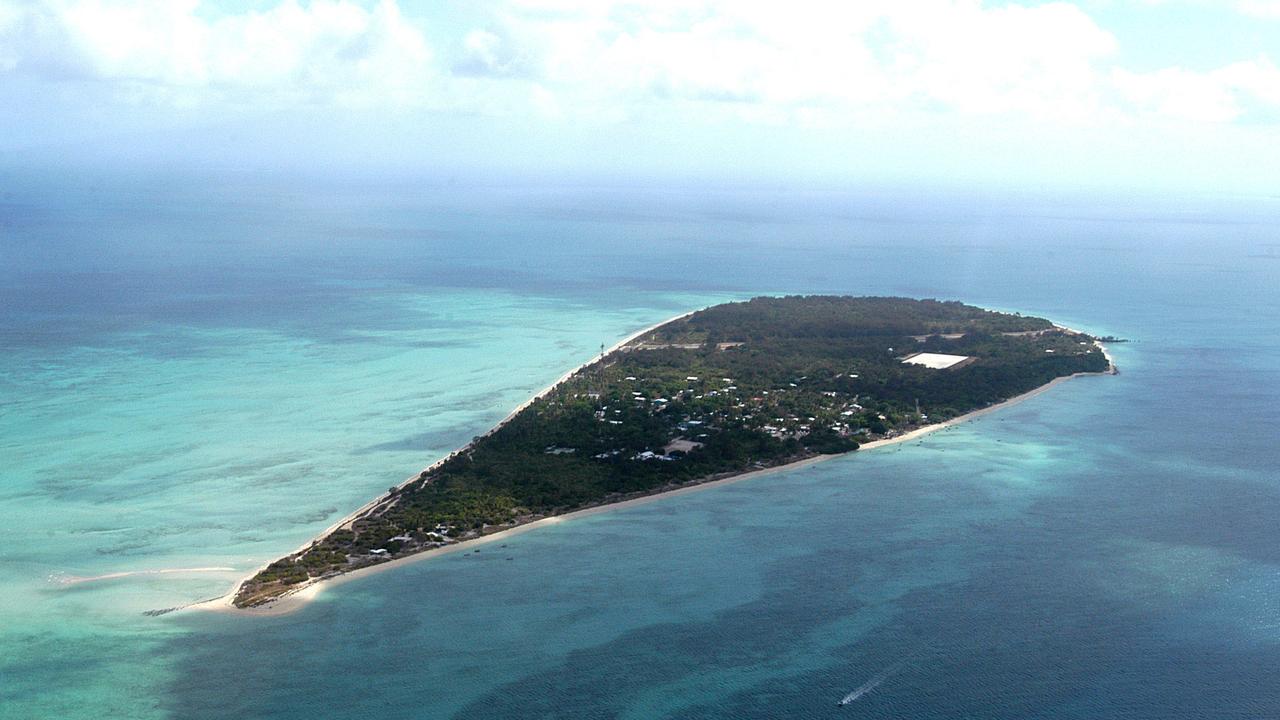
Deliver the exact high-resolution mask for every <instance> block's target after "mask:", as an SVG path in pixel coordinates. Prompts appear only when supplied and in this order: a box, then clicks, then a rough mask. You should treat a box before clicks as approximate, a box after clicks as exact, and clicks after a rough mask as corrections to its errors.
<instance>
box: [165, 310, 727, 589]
mask: <svg viewBox="0 0 1280 720" xmlns="http://www.w3.org/2000/svg"><path fill="white" fill-rule="evenodd" d="M705 309H706V308H699V309H695V310H689V311H687V312H683V313H680V314H679V315H675V316H672V317H669V318H667V319H666V320H662V321H661V322H657V323H654V324H652V325H649V326H648V327H645V328H642V329H640V330H637V331H635V332H633V333H631V334H630V335H627V336H626V337H624V338H622V339H621V340H619V341H618V342H616V343H614V344H613V345H611V346H610V347H608V348H606V349H605V350H604V351H603V352H601V353H600V354H599V355H593V356H592V357H591V359H590V360H587V361H585V362H583V363H582V364H580V365H578V366H576V367H574V368H573V369H571V370H569V371H568V372H566V373H564V374H563V375H561V376H560V377H558V378H556V379H555V380H554V381H553V382H552V383H551V384H550V385H547V386H546V387H544V388H542V389H541V390H539V391H537V392H536V393H534V394H533V395H531V396H530V397H529V399H527V400H525V401H524V402H522V403H520V404H519V405H517V406H516V407H515V409H513V410H512V411H511V412H509V413H507V414H506V415H505V416H503V418H502V419H501V420H499V421H498V422H497V423H496V424H495V425H494V426H493V427H491V428H489V429H488V430H486V431H485V432H483V433H481V434H480V435H477V436H476V437H475V438H473V439H471V440H469V441H468V442H467V443H466V444H465V445H463V446H462V447H460V448H458V449H456V450H453V451H452V452H449V453H448V454H446V455H445V456H444V457H442V458H440V459H438V460H436V461H435V462H433V463H431V464H430V465H428V466H426V467H425V468H423V469H422V470H421V471H419V472H418V473H416V474H413V475H410V476H409V477H408V478H405V479H404V480H402V481H400V482H399V483H397V484H396V485H395V488H396V489H400V488H402V487H404V486H405V485H408V484H409V483H411V482H413V481H415V480H417V479H418V478H419V477H421V476H422V474H423V473H428V472H431V471H432V470H434V469H435V468H436V467H437V466H439V465H440V464H442V463H444V462H445V461H446V460H448V459H449V458H451V457H453V456H454V455H457V454H458V453H460V452H466V450H467V448H469V447H471V445H472V444H474V443H475V441H476V440H477V439H479V438H483V437H488V436H489V435H492V434H493V433H495V432H497V431H498V430H500V429H501V428H502V427H503V426H504V425H506V424H507V423H508V422H511V419H512V418H514V417H515V416H516V415H519V414H520V412H521V411H522V410H524V409H525V408H527V407H529V406H530V405H532V404H533V403H535V402H537V400H538V399H539V398H542V397H544V396H545V395H546V394H547V393H549V392H551V391H552V390H554V389H555V388H556V386H558V385H560V383H562V382H564V381H565V380H568V379H569V378H571V377H573V376H574V375H576V374H577V373H579V372H581V371H582V370H583V369H585V368H586V367H587V366H589V365H591V364H592V363H594V362H597V361H599V360H600V359H602V358H604V357H605V356H607V355H609V354H610V353H612V352H615V351H617V350H620V349H622V348H623V347H624V346H626V345H627V344H629V343H631V342H632V341H634V340H636V339H638V338H640V337H641V336H643V335H646V334H648V333H650V332H652V331H654V330H657V329H658V328H660V327H662V326H663V325H666V324H668V323H673V322H675V321H677V320H680V319H683V318H686V317H689V316H690V315H693V314H694V313H696V312H700V311H701V310H705ZM386 500H387V497H386V496H385V495H379V496H378V497H375V498H374V499H372V500H370V501H369V502H366V503H365V504H363V505H361V506H360V507H358V508H356V509H355V510H353V511H351V512H349V513H347V514H346V515H344V516H343V517H342V518H341V519H339V520H338V521H337V522H335V523H333V524H332V525H330V526H328V527H327V528H325V529H324V530H322V531H321V532H319V533H317V534H316V535H314V536H312V537H311V539H310V540H307V541H306V542H305V543H303V544H302V545H299V546H298V547H297V548H296V549H295V550H293V551H292V552H289V553H286V554H285V555H282V556H281V557H287V556H288V555H294V554H297V553H300V552H302V551H304V550H306V549H307V548H309V547H311V546H312V545H314V544H316V542H318V541H319V540H321V539H322V538H325V537H327V536H329V535H330V534H331V533H333V532H335V531H337V530H341V529H342V528H344V527H346V526H347V525H350V524H351V523H353V522H355V521H356V520H357V519H359V518H360V517H361V516H363V515H365V514H367V513H369V512H372V511H373V510H375V509H377V508H378V506H379V505H381V504H382V503H384V502H386ZM602 507H603V506H602ZM556 517H564V516H556ZM544 519H546V518H544ZM534 522H541V521H540V520H538V521H534ZM532 524H533V523H526V525H532ZM519 527H524V526H523V525H521V526H517V528H519ZM517 528H511V529H512V530H514V529H517ZM504 532H506V531H504ZM484 537H489V536H487V535H486V536H482V537H480V538H472V539H471V540H467V541H464V542H472V541H474V540H482V539H484ZM459 544H461V543H459ZM453 547H456V545H450V546H448V547H445V548H437V550H436V551H435V552H439V551H443V550H449V549H450V548H453ZM425 554H430V553H418V555H425ZM410 557H417V555H413V556H410ZM276 559H279V558H276ZM407 559H409V558H400V560H407ZM273 562H275V560H269V561H267V562H265V563H263V564H262V565H259V566H257V567H256V568H254V569H253V571H252V572H250V573H249V574H248V575H245V576H244V577H243V578H241V579H240V580H238V581H236V584H235V587H233V588H232V589H231V591H230V592H229V593H227V594H226V595H224V596H222V597H217V598H213V599H211V600H205V601H202V602H198V603H193V604H191V605H186V606H183V607H181V608H178V609H180V610H188V609H218V610H223V609H229V610H232V611H236V612H252V611H253V610H254V609H255V608H238V607H236V606H235V605H232V604H231V601H232V599H234V598H235V596H236V595H237V594H239V592H240V587H241V586H243V585H244V584H245V583H246V582H248V581H249V580H252V579H253V578H254V577H255V576H256V575H257V574H258V573H260V572H262V571H263V570H266V569H267V567H268V566H269V565H271V563H273ZM390 562H397V560H392V561H390ZM387 564H390V563H383V564H381V565H375V566H373V567H371V568H362V570H371V569H374V568H379V567H382V566H383V565H387ZM356 572H360V571H359V570H355V571H352V572H351V573H343V575H339V576H337V577H334V578H328V579H327V580H328V581H336V580H337V579H338V578H341V577H345V576H346V575H350V574H354V573H356ZM319 582H322V580H308V581H307V582H306V583H305V584H302V585H301V587H299V588H298V589H297V590H295V591H293V592H290V593H288V594H287V595H284V596H281V597H280V599H279V600H275V601H272V602H270V603H267V604H265V605H263V606H260V607H259V608H257V610H266V609H268V608H270V607H272V606H274V605H276V604H277V603H279V602H282V601H284V600H285V599H287V598H293V597H299V598H300V597H301V596H303V595H304V594H306V596H307V597H308V598H309V597H312V596H314V595H315V592H311V593H309V594H307V590H308V589H309V588H311V587H314V586H315V585H317V584H318V583H319ZM224 601H225V602H224ZM223 606H225V607H223Z"/></svg>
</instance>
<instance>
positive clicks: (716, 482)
mask: <svg viewBox="0 0 1280 720" xmlns="http://www.w3.org/2000/svg"><path fill="white" fill-rule="evenodd" d="M694 312H697V311H696V310H691V311H689V312H687V313H682V314H680V315H676V316H674V317H672V318H669V319H667V320H663V321H662V322H659V323H655V324H653V325H650V326H648V327H646V328H644V329H642V330H639V331H636V332H634V333H632V334H631V335H628V336H627V337H625V338H623V339H622V340H620V341H618V342H617V343H615V344H614V345H613V346H612V347H610V348H608V349H607V350H605V352H604V353H603V355H607V354H609V353H611V352H614V351H615V350H618V349H620V348H622V347H623V346H625V345H627V344H628V343H630V342H632V341H634V340H636V339H637V338H639V337H641V336H643V335H645V334H646V333H648V332H650V331H652V330H654V329H656V328H659V327H661V326H663V325H665V324H667V323H670V322H674V321H676V320H679V319H681V318H684V317H687V316H689V315H692V314H693V313H694ZM1055 327H1058V328H1060V329H1062V330H1066V331H1068V332H1073V333H1079V331H1077V330H1074V329H1071V328H1067V327H1064V326H1061V325H1056V326H1055ZM1095 345H1096V346H1097V347H1098V348H1099V349H1101V350H1102V352H1103V354H1104V355H1105V356H1106V358H1107V363H1108V369H1107V370H1106V371H1104V372H1101V373H1075V374H1074V375H1067V376H1064V377H1060V378H1055V379H1054V380H1052V381H1050V382H1048V383H1046V384H1044V385H1041V386H1040V387H1038V388H1036V389H1034V390H1031V391H1029V392H1026V393H1023V394H1021V395H1017V396H1015V397H1012V398H1009V399H1008V400H1005V401H1003V402H999V403H996V404H994V405H990V406H988V407H985V408H981V409H979V410H974V411H973V412H969V413H966V414H964V415H961V416H959V417H955V418H952V419H950V420H946V421H943V422H939V423H933V424H931V425H925V426H923V427H919V428H916V429H914V430H911V431H908V432H906V433H903V434H901V435H896V436H894V437H890V438H884V439H881V440H874V441H872V442H869V443H865V444H863V445H860V446H859V447H858V449H857V450H856V451H854V452H853V453H843V454H839V455H819V456H816V457H810V458H805V459H804V460H799V461H797V462H793V463H788V464H785V465H777V466H774V467H768V468H762V469H759V470H750V471H747V472H743V473H739V474H736V475H731V476H728V477H721V478H716V479H712V480H706V481H702V482H695V483H691V484H689V485H684V486H682V487H677V488H672V489H666V490H659V491H656V492H653V493H650V494H647V495H643V496H640V497H634V498H630V499H627V500H621V501H618V502H613V503H607V504H603V505H597V506H593V507H588V508H583V509H581V510H575V511H573V512H568V513H564V514H563V515H555V516H551V517H546V518H541V519H539V520H534V521H532V522H528V523H525V524H522V525H517V526H515V527H512V528H509V529H507V530H500V531H498V532H494V533H491V534H488V535H482V536H480V537H476V538H471V539H468V540H463V541H461V542H458V543H456V544H454V545H449V546H447V547H442V548H437V549H434V550H429V551H426V552H420V553H416V554H414V555H410V556H408V557H403V558H396V559H394V560H390V561H387V562H384V563H380V564H378V565H373V566H369V567H364V568H360V569H357V570H353V571H351V572H348V573H343V574H341V575H337V576H333V577H328V578H320V579H312V580H308V581H307V582H305V583H299V586H298V588H297V589H296V590H293V591H291V592H289V593H288V594H286V595H283V596H280V597H279V598H277V599H275V600H273V601H271V602H269V603H266V604H263V605H259V606H255V607H251V608H238V607H236V606H235V605H233V604H232V600H233V599H234V598H235V596H236V593H237V592H238V591H239V589H240V585H241V584H243V583H244V582H245V581H246V580H248V579H250V578H252V577H253V576H254V575H256V574H257V573H258V572H260V571H261V570H262V569H264V568H265V567H266V565H263V566H260V567H258V568H256V569H255V570H254V571H253V572H252V573H250V574H249V575H246V576H245V578H244V579H243V580H241V581H240V582H238V583H236V586H235V588H234V589H233V590H232V591H231V592H230V593H228V594H226V595H224V596H222V597H218V598H214V599H211V600H206V601H204V602H200V603H195V604H192V605H188V606H186V607H183V608H180V609H182V610H192V609H197V610H213V611H219V612H231V613H236V614H241V615H250V616H262V617H268V616H278V615H285V614H288V613H291V612H295V611H297V610H298V609H300V608H302V607H304V606H305V605H306V604H307V603H308V602H310V601H311V600H312V599H313V598H315V597H316V596H317V595H318V594H319V593H320V591H321V589H322V587H326V586H327V587H333V586H337V585H341V584H343V583H346V582H350V581H351V580H355V579H358V578H362V577H366V576H368V575H372V574H375V573H380V572H384V571H386V570H389V569H392V568H396V567H401V566H403V565H406V564H409V563H415V562H421V561H423V560H429V559H431V558H436V557H442V556H444V555H449V554H453V553H457V552H461V551H470V550H474V549H476V548H479V547H481V546H484V545H488V544H490V543H493V542H497V541H501V540H505V539H509V538H511V537H514V536H516V535H519V534H522V533H526V532H529V531H531V530H535V529H537V528H539V527H543V526H546V525H553V524H558V523H562V522H569V521H571V520H573V519H575V518H583V517H588V516H591V515H595V514H598V513H603V512H609V511H613V510H619V509H622V508H627V507H633V506H636V505H640V504H643V503H650V502H654V501H657V500H662V499H665V498H669V497H673V496H676V495H682V494H685V493H691V492H696V491H699V490H704V489H707V488H712V487H718V486H721V485H727V484H729V483H736V482H742V481H744V480H749V479H752V478H757V477H761V476H764V475H769V474H772V473H777V472H782V471H785V470H796V469H799V468H802V467H806V466H808V465H813V464H815V463H819V462H824V461H827V460H831V459H833V458H838V457H845V456H847V455H850V454H853V455H856V454H857V453H861V452H866V451H868V450H876V449H878V448H883V447H888V446H891V445H898V444H901V443H906V442H910V441H912V440H915V439H918V438H921V437H924V436H926V435H928V434H930V433H934V432H937V431H939V430H943V429H945V428H948V427H952V426H955V425H959V424H962V423H966V422H969V421H971V420H974V419H976V418H979V417H982V416H984V415H987V414H990V413H993V412H996V411H998V410H1002V409H1004V408H1007V407H1010V406H1012V405H1016V404H1017V403H1020V402H1023V401H1025V400H1028V399H1030V398H1033V397H1035V396H1037V395H1040V394H1041V393H1044V392H1048V391H1049V390H1050V389H1052V388H1054V387H1056V386H1058V385H1059V384H1061V383H1063V382H1066V381H1068V380H1072V379H1075V378H1078V377H1083V376H1087V375H1109V374H1115V373H1116V372H1117V369H1116V366H1115V363H1114V361H1113V359H1112V357H1111V355H1110V354H1109V353H1108V352H1107V350H1106V347H1105V346H1104V345H1103V344H1102V343H1101V342H1095ZM599 357H600V356H597V357H593V358H592V359H591V360H588V361H587V362H585V363H583V364H581V365H579V366H577V367H575V368H573V369H572V370H570V371H568V372H566V373H564V374H563V375H561V376H560V377H559V378H557V379H556V380H555V382H553V383H551V384H550V385H548V386H547V387H545V388H543V389H542V390H540V391H538V392H537V393H536V394H535V395H533V396H531V397H530V398H529V399H528V400H526V401H525V402H523V403H521V404H520V405H519V406H518V407H517V408H515V409H514V410H512V411H511V412H510V413H508V414H507V416H506V417H504V418H503V419H502V421H501V422H499V423H498V424H497V425H495V426H494V427H493V428H491V429H490V430H489V431H488V432H486V433H485V434H484V435H489V434H491V433H493V432H495V431H496V430H498V429H499V428H501V427H502V426H503V425H504V424H506V423H507V422H508V421H510V420H511V418H513V417H515V416H516V415H517V414H518V413H519V412H520V411H522V410H524V409H525V408H526V407H528V406H529V405H530V404H532V403H533V402H535V401H536V400H537V399H538V398H541V397H542V396H544V395H546V394H547V393H548V392H550V391H551V390H552V389H554V388H555V387H556V386H557V385H559V384H560V383H562V382H564V381H565V380H567V379H569V378H570V377H572V376H573V375H574V374H576V373H577V372H579V371H580V370H582V369H583V368H585V367H587V366H588V365H590V364H591V363H593V362H595V361H596V360H598V359H599ZM482 437H483V436H482ZM469 446H470V443H468V445H466V446H464V447H463V448H461V449H459V450H457V451H455V453H457V452H462V451H463V450H465V449H466V448H467V447H469ZM452 455H453V453H451V454H450V455H448V456H446V457H445V458H442V459H441V460H439V461H437V462H436V463H433V464H432V465H430V466H428V468H427V469H426V470H431V469H432V468H434V467H436V466H437V465H438V464H440V463H441V462H444V460H446V459H448V457H451V456H452ZM424 472H425V471H424ZM418 477H419V475H417V474H415V475H413V476H411V477H409V478H408V479H407V480H405V483H408V482H412V481H414V480H416V479H418ZM403 484H404V483H402V485H403ZM385 500H386V497H385V496H383V497H379V498H377V499H375V500H373V501H370V502H369V503H366V504H365V505H364V506H362V507H360V508H359V509H357V510H356V511H355V512H352V513H351V514H349V515H347V516H346V517H344V518H343V519H342V520H339V521H338V522H337V523H334V524H333V525H331V526H330V527H329V528H328V529H327V530H325V531H324V532H323V533H321V534H319V535H317V536H316V538H315V539H313V540H311V541H308V542H307V543H306V544H304V545H302V546H301V547H299V548H298V550H295V551H294V552H300V551H302V550H304V549H306V548H307V547H310V546H311V545H312V544H313V543H314V542H315V540H316V539H319V538H323V537H325V536H326V535H328V534H329V533H331V532H333V531H334V530H337V529H339V528H342V527H343V526H345V525H347V524H349V523H351V522H352V521H353V520H355V519H356V518H358V517H359V516H360V515H361V514H363V513H365V512H368V511H369V510H371V509H373V508H376V507H378V505H379V504H380V503H382V502H385Z"/></svg>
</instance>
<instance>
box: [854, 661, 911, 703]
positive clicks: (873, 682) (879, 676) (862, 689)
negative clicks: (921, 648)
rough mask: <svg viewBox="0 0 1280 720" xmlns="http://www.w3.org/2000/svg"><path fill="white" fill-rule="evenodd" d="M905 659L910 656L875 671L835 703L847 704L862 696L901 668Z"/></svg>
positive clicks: (904, 663)
mask: <svg viewBox="0 0 1280 720" xmlns="http://www.w3.org/2000/svg"><path fill="white" fill-rule="evenodd" d="M907 660H910V658H907V659H906V660H899V661H898V662H896V663H894V664H892V665H890V666H889V667H887V668H885V669H884V670H881V671H880V672H878V673H876V674H875V675H874V676H872V678H871V679H870V680H868V681H866V682H864V683H862V684H861V685H859V686H858V687H856V688H854V689H853V692H850V693H849V694H848V695H845V696H844V699H843V700H841V701H840V702H838V703H836V704H837V705H840V706H842V707H843V706H845V705H848V704H849V703H851V702H854V701H856V700H857V699H858V698H860V697H862V696H863V695H866V694H867V693H869V692H871V691H872V690H875V689H876V687H878V686H879V685H880V683H882V682H884V681H885V680H888V679H889V678H890V677H892V676H893V674H894V673H896V672H898V671H899V670H901V669H902V668H903V667H904V666H905V665H906V664H907Z"/></svg>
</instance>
